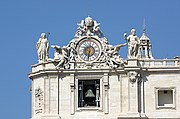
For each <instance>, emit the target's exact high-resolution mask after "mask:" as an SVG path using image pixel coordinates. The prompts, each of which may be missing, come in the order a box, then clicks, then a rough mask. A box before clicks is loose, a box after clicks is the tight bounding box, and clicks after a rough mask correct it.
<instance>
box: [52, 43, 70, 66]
mask: <svg viewBox="0 0 180 119" xmlns="http://www.w3.org/2000/svg"><path fill="white" fill-rule="evenodd" d="M51 47H52V48H54V49H55V53H54V61H56V62H59V63H58V64H57V65H56V68H60V67H63V68H69V63H68V51H67V47H66V46H64V47H62V48H61V47H60V46H57V45H52V46H51Z"/></svg>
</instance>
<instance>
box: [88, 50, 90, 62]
mask: <svg viewBox="0 0 180 119" xmlns="http://www.w3.org/2000/svg"><path fill="white" fill-rule="evenodd" d="M89 56H90V50H89V49H88V60H89Z"/></svg>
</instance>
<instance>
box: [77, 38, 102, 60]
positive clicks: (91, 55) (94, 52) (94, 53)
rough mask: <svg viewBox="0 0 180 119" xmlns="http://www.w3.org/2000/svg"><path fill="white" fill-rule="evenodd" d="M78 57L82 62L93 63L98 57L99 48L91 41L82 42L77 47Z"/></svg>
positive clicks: (97, 44)
mask: <svg viewBox="0 0 180 119" xmlns="http://www.w3.org/2000/svg"><path fill="white" fill-rule="evenodd" d="M78 54H79V57H80V58H81V59H82V60H84V61H94V60H96V59H98V57H99V55H100V46H99V43H97V42H96V41H95V40H93V39H88V40H83V41H81V42H80V44H79V47H78Z"/></svg>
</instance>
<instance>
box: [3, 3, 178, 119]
mask: <svg viewBox="0 0 180 119" xmlns="http://www.w3.org/2000/svg"><path fill="white" fill-rule="evenodd" d="M179 6H180V0H0V41H1V47H0V51H1V53H0V59H1V60H0V66H1V68H0V72H1V75H0V118H1V119H12V118H13V119H30V118H31V93H30V91H29V88H30V86H31V80H30V79H29V78H28V73H30V72H31V65H33V64H36V63H37V51H36V47H35V46H36V42H37V41H38V38H39V37H40V34H41V33H42V32H50V36H49V38H48V40H49V42H50V45H54V44H56V45H59V46H65V45H67V44H68V43H69V41H70V40H71V39H73V37H74V34H75V32H76V30H77V23H79V22H80V21H81V20H83V19H85V18H86V17H87V16H88V15H90V16H91V17H92V18H93V19H94V20H96V21H97V22H98V23H101V24H100V28H101V30H102V32H103V33H104V35H105V37H106V38H107V39H108V41H109V43H110V44H112V45H116V44H122V43H125V40H124V39H123V34H124V32H127V33H128V34H129V33H130V30H131V29H132V28H135V29H136V31H137V35H138V37H140V36H141V35H142V25H143V19H145V21H146V22H145V23H146V29H147V36H148V37H149V38H150V40H151V43H152V52H153V56H154V58H155V59H165V58H168V59H172V58H173V57H175V56H180V48H179V46H180V36H179V35H180V7H179ZM53 52H54V51H53V49H50V57H51V58H53ZM120 55H121V57H122V58H123V59H126V58H127V47H123V48H122V49H121V50H120Z"/></svg>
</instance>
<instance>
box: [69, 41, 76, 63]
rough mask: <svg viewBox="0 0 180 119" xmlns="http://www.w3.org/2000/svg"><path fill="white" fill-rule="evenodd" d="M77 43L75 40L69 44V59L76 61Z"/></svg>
mask: <svg viewBox="0 0 180 119" xmlns="http://www.w3.org/2000/svg"><path fill="white" fill-rule="evenodd" d="M75 47H76V43H75V42H74V41H71V42H70V43H69V45H68V55H69V61H75V56H76V54H77V53H76V49H75Z"/></svg>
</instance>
